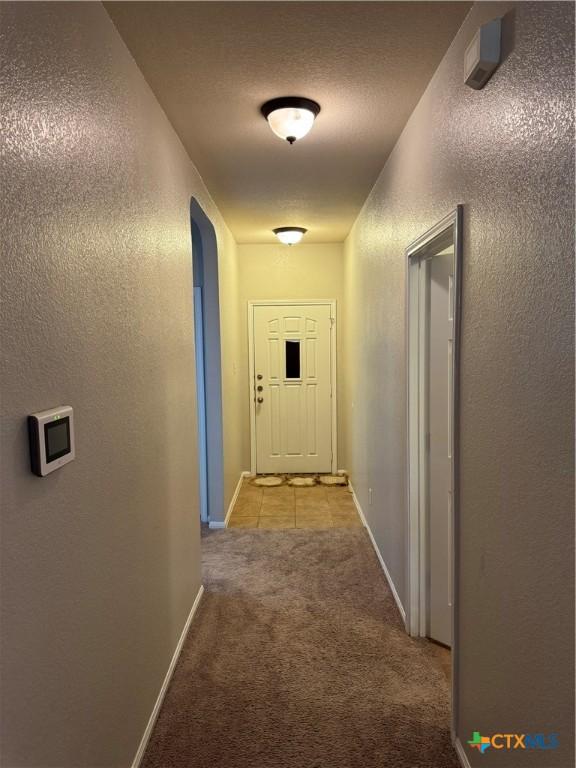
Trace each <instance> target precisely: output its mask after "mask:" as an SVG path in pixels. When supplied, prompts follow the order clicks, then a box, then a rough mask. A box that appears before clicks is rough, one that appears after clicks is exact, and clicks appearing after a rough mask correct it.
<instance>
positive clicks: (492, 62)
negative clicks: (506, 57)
mask: <svg viewBox="0 0 576 768" xmlns="http://www.w3.org/2000/svg"><path fill="white" fill-rule="evenodd" d="M501 33H502V20H501V19H494V20H493V21H489V22H488V23H487V24H483V25H482V26H481V27H480V29H478V30H477V32H476V34H475V35H474V39H473V40H472V42H471V43H470V45H469V46H468V48H466V53H465V54H464V82H465V83H466V85H469V86H470V88H474V90H476V91H479V90H480V88H483V87H484V86H485V85H486V83H487V82H488V80H490V77H491V76H492V73H493V72H494V70H495V69H496V67H497V66H498V64H499V63H500V37H501Z"/></svg>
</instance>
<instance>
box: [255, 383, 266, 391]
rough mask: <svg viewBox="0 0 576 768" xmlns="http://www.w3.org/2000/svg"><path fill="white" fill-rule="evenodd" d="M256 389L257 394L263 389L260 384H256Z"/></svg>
mask: <svg viewBox="0 0 576 768" xmlns="http://www.w3.org/2000/svg"><path fill="white" fill-rule="evenodd" d="M256 389H257V390H258V392H262V390H263V389H264V387H263V386H262V385H261V384H258V386H257V387H256Z"/></svg>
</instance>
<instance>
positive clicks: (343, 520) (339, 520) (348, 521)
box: [332, 515, 363, 528]
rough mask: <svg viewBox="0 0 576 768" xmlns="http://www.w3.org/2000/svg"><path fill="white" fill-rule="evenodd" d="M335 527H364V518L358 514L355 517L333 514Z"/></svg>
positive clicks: (333, 525)
mask: <svg viewBox="0 0 576 768" xmlns="http://www.w3.org/2000/svg"><path fill="white" fill-rule="evenodd" d="M332 527H333V528H363V525H362V520H360V518H359V517H358V516H356V519H354V518H353V517H335V516H334V515H332Z"/></svg>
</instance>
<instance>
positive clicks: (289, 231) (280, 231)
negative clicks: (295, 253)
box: [272, 227, 308, 245]
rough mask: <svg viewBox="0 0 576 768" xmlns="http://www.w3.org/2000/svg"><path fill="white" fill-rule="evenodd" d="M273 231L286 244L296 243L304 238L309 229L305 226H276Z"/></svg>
mask: <svg viewBox="0 0 576 768" xmlns="http://www.w3.org/2000/svg"><path fill="white" fill-rule="evenodd" d="M272 232H274V234H275V235H276V237H277V238H278V240H280V242H281V243H284V245H296V243H299V242H300V240H302V238H303V237H304V235H305V234H306V232H308V230H307V229H304V227H276V229H273V230H272Z"/></svg>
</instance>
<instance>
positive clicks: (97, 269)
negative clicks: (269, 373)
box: [0, 3, 240, 768]
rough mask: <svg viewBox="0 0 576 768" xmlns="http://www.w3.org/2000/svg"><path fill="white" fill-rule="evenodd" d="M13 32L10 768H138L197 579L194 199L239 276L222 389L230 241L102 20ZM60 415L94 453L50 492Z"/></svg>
mask: <svg viewBox="0 0 576 768" xmlns="http://www.w3.org/2000/svg"><path fill="white" fill-rule="evenodd" d="M0 30H1V37H2V43H1V44H2V50H3V65H2V68H1V72H0V78H1V80H0V90H1V93H2V97H1V101H2V114H1V120H2V126H1V136H2V139H1V152H2V171H1V173H2V185H1V190H2V191H1V194H2V217H1V219H0V226H1V228H2V231H1V238H0V242H1V243H2V282H1V304H0V313H1V314H0V317H1V322H2V339H1V341H2V367H1V377H2V379H1V381H2V384H1V386H2V427H1V430H2V431H1V448H2V456H1V475H0V482H1V494H2V495H1V502H2V510H1V511H2V521H1V522H2V559H1V565H2V578H1V584H2V595H1V607H2V610H3V612H4V617H3V621H2V638H1V639H2V654H1V662H2V731H3V733H2V759H1V762H2V764H3V765H5V766H10V768H15V767H16V766H39V767H40V766H41V768H47V766H53V767H54V768H79V766H98V767H99V768H104V767H107V766H126V765H129V764H130V763H131V760H132V758H133V756H134V753H135V750H136V747H137V745H138V742H139V740H140V738H141V736H142V733H143V730H144V727H145V725H146V722H147V719H148V717H149V715H150V712H151V710H152V706H153V703H154V701H155V699H156V696H157V694H158V691H159V688H160V685H161V682H162V680H163V678H164V675H165V673H166V670H167V667H168V663H169V661H170V659H171V657H172V653H173V651H174V647H175V644H176V642H177V639H178V637H179V635H180V632H181V631H182V627H183V625H184V621H185V619H186V617H187V615H188V613H189V611H190V608H191V605H192V601H193V600H194V597H195V596H196V593H197V591H198V587H199V584H200V563H199V525H198V498H197V495H198V494H197V476H196V473H197V469H196V465H197V456H196V437H195V433H196V425H195V405H194V363H193V360H194V356H193V335H192V275H191V239H190V223H189V204H190V197H191V196H192V195H194V196H195V197H196V198H197V199H198V200H199V202H200V203H201V205H202V206H203V207H204V209H205V210H206V211H207V213H208V215H209V216H210V217H211V218H212V220H213V221H214V223H215V225H216V229H217V233H218V238H219V243H220V257H221V260H222V269H223V270H224V272H225V277H224V279H223V280H222V284H221V289H222V302H221V303H222V306H226V307H228V308H229V311H230V315H231V316H230V317H223V320H222V329H223V330H222V332H223V337H224V338H223V342H222V345H223V354H224V357H225V358H226V363H225V364H224V365H223V379H224V386H225V387H228V386H230V387H232V385H230V382H231V381H232V376H233V371H232V367H233V365H234V364H237V362H238V361H237V355H238V342H237V339H236V337H235V334H236V333H237V325H238V323H237V320H238V318H237V316H236V307H237V287H236V285H235V280H236V264H235V251H234V248H235V246H234V243H233V241H232V238H231V236H230V234H229V233H228V232H227V230H226V228H225V227H224V225H223V223H222V220H221V218H220V217H219V215H218V212H217V211H216V209H215V208H214V205H213V204H212V202H211V200H210V198H209V196H208V194H207V192H206V190H205V188H204V186H203V184H202V182H201V180H200V178H199V177H198V175H197V174H196V172H195V170H194V168H193V167H192V166H191V164H190V162H189V159H188V157H187V155H186V153H185V152H184V150H183V148H182V147H181V145H180V143H179V142H178V140H177V138H176V137H175V134H174V132H173V131H172V129H171V127H170V125H169V123H168V122H167V120H166V118H165V116H164V114H163V112H162V111H161V110H160V108H159V106H158V104H157V103H156V101H155V99H154V97H153V96H152V94H151V92H150V90H149V88H148V87H147V85H146V83H145V82H144V80H143V78H142V76H141V74H140V72H139V71H138V69H137V68H136V66H135V64H134V62H133V60H132V58H131V57H130V55H129V53H128V51H127V50H126V48H125V46H124V44H123V43H122V41H121V39H120V37H119V36H118V34H117V32H116V30H115V29H114V27H113V25H112V23H111V21H110V19H109V18H108V16H107V14H106V12H105V11H104V9H103V8H102V7H101V6H100V4H96V3H80V4H78V5H76V4H66V5H60V4H57V3H45V4H29V3H18V4H10V3H2V4H1V5H0ZM238 402H239V401H238V399H237V397H236V395H235V394H234V393H232V395H231V397H230V398H227V400H226V405H225V419H226V420H227V422H228V423H227V424H225V429H227V431H228V432H229V434H230V435H231V438H230V440H229V442H228V444H227V456H226V474H227V481H228V484H229V485H231V484H232V477H233V476H234V475H236V479H237V475H238V472H239V471H240V463H239V452H238V450H237V444H238V445H239V441H237V438H236V437H235V435H236V434H237V433H238V432H239V429H238V424H237V420H236V416H237V414H236V413H235V408H236V405H237V403H238ZM60 403H67V404H71V405H73V406H74V409H75V418H76V439H77V459H76V461H74V462H73V463H71V464H70V465H68V466H66V467H65V468H63V469H62V470H60V471H58V472H55V473H53V474H52V475H50V476H48V477H46V478H43V479H39V478H37V477H34V476H33V475H31V474H30V471H29V460H28V454H27V436H26V428H25V417H26V414H28V413H31V412H33V411H37V410H41V409H44V408H48V407H51V406H55V405H58V404H60ZM235 420H236V421H235ZM235 463H236V467H234V464H235ZM119 724H121V727H119Z"/></svg>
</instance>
